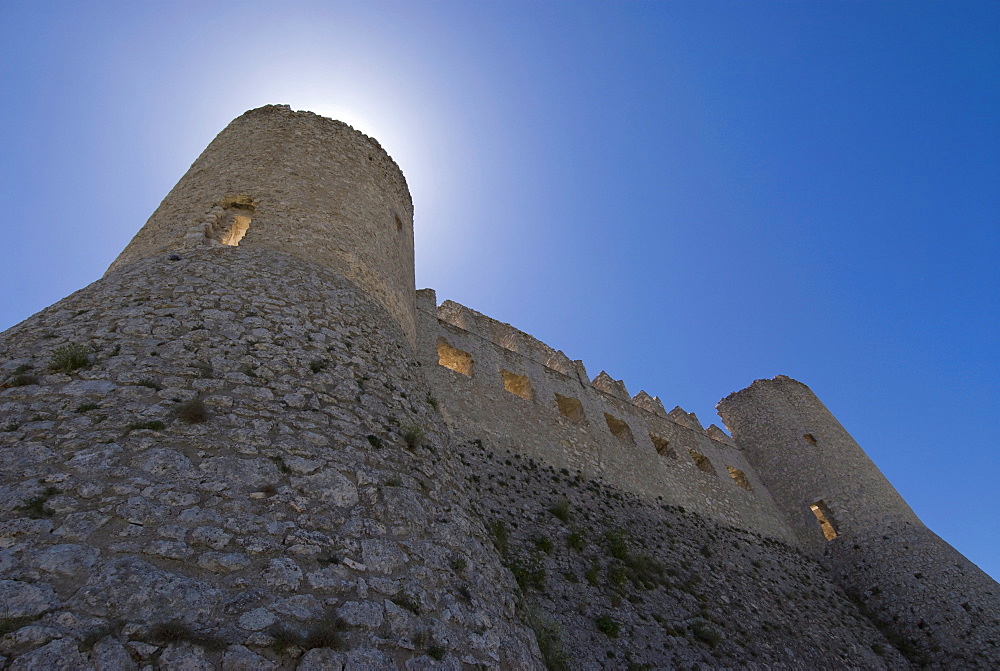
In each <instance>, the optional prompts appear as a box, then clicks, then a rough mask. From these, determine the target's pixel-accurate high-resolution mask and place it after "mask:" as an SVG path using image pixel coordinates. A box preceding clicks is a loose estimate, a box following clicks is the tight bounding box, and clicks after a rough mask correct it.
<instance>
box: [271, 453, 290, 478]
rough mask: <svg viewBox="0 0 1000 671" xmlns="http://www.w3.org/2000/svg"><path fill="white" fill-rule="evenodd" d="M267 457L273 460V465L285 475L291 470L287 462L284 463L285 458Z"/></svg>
mask: <svg viewBox="0 0 1000 671" xmlns="http://www.w3.org/2000/svg"><path fill="white" fill-rule="evenodd" d="M268 458H269V459H270V460H271V461H273V462H274V465H275V466H277V467H278V470H279V471H281V472H282V473H284V474H285V475H288V474H289V473H291V472H292V469H290V468H289V467H288V464H286V463H285V460H284V459H282V458H281V457H268Z"/></svg>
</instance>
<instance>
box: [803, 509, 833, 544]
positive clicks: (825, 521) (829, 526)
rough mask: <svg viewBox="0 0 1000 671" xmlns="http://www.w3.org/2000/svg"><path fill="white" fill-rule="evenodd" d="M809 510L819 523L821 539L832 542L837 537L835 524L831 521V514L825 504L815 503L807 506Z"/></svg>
mask: <svg viewBox="0 0 1000 671" xmlns="http://www.w3.org/2000/svg"><path fill="white" fill-rule="evenodd" d="M809 509H810V510H812V511H813V515H815V516H816V521H817V522H819V528H820V529H821V530H822V531H823V537H824V538H826V540H828V541H832V540H833V539H834V538H836V537H837V522H836V520H834V519H833V513H831V512H830V509H829V508H827V506H826V503H824V502H823V501H817V502H816V503H814V504H812V505H811V506H809Z"/></svg>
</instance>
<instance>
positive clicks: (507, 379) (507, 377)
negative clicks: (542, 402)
mask: <svg viewBox="0 0 1000 671" xmlns="http://www.w3.org/2000/svg"><path fill="white" fill-rule="evenodd" d="M500 375H501V376H503V388H504V389H506V390H507V391H509V392H510V393H512V394H514V396H520V397H521V398H523V399H526V400H528V401H531V400H533V399H534V398H535V390H534V389H532V388H531V380H529V379H528V376H527V375H518V374H517V373H511V372H510V371H509V370H501V371H500Z"/></svg>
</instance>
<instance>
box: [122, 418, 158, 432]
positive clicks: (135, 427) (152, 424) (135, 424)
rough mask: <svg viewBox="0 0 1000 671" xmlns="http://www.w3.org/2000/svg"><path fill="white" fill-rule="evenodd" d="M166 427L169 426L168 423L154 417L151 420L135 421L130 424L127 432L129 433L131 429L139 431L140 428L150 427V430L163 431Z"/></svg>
mask: <svg viewBox="0 0 1000 671" xmlns="http://www.w3.org/2000/svg"><path fill="white" fill-rule="evenodd" d="M165 428H167V425H166V424H164V423H163V422H161V421H160V420H158V419H154V420H153V421H151V422H133V423H131V424H129V425H128V429H127V430H126V433H128V432H129V431H138V430H140V429H148V430H150V431H163V429H165Z"/></svg>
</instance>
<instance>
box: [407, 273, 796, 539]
mask: <svg viewBox="0 0 1000 671" xmlns="http://www.w3.org/2000/svg"><path fill="white" fill-rule="evenodd" d="M417 312H418V333H419V338H418V343H419V345H418V357H419V358H420V361H421V364H422V367H423V368H424V370H425V373H426V377H427V379H428V382H429V384H430V386H431V389H432V392H431V393H432V394H433V396H434V398H435V402H436V403H437V404H438V405H439V407H440V409H441V412H442V414H443V415H444V416H445V419H446V421H448V422H449V424H450V426H451V429H452V431H453V432H456V433H459V434H461V435H465V436H467V437H468V438H469V439H477V438H479V439H488V440H490V441H491V442H492V443H494V444H496V445H497V446H499V447H504V448H509V449H512V450H514V451H517V452H519V453H521V454H524V455H527V456H532V457H536V458H539V459H542V460H544V461H546V462H547V463H550V464H553V465H555V466H557V467H563V468H566V469H567V470H570V471H578V472H579V473H581V474H582V475H584V476H585V477H589V478H599V479H602V480H604V481H605V482H608V483H609V484H611V485H613V486H615V487H619V488H621V489H624V490H626V491H630V492H634V493H636V494H638V495H640V496H642V497H644V498H648V499H655V500H662V501H665V502H667V503H671V504H675V505H682V506H685V507H686V508H691V509H693V510H696V511H698V512H700V513H702V514H704V515H707V516H709V517H714V518H716V519H719V520H721V521H724V522H726V523H728V524H732V525H734V526H741V527H743V528H746V529H752V530H754V531H757V532H761V533H765V534H767V535H771V536H775V537H778V538H782V539H790V538H791V536H790V532H789V531H788V529H787V526H786V525H785V523H784V521H783V520H782V517H781V514H780V513H779V512H778V510H777V509H776V508H775V507H774V505H773V502H772V501H771V500H770V496H769V495H768V493H767V490H766V488H764V487H763V486H762V485H761V483H760V480H759V478H758V477H757V475H756V474H755V473H754V472H753V468H752V467H751V466H750V464H749V463H747V461H746V459H745V458H744V457H743V455H742V454H741V453H740V450H739V449H738V448H737V447H736V445H735V443H734V442H733V441H732V439H731V438H730V437H729V436H727V435H726V434H725V432H724V431H722V429H720V428H719V427H717V426H715V425H712V426H710V427H709V428H707V429H705V428H703V427H702V425H701V423H700V422H699V421H698V418H697V417H696V416H695V415H694V414H693V413H688V412H685V411H684V410H683V409H682V408H680V407H679V406H678V407H675V408H674V409H673V410H671V411H670V412H667V411H666V410H665V409H664V406H663V403H662V402H661V401H660V399H659V398H658V397H656V396H652V395H650V394H649V393H647V392H645V391H640V392H638V393H636V394H635V395H632V394H630V392H629V391H628V389H627V387H626V386H625V384H624V382H622V381H621V380H616V379H614V378H613V377H612V376H610V375H609V374H608V373H607V372H605V371H601V372H600V373H599V374H597V375H596V376H595V377H593V379H591V378H590V377H589V376H588V374H587V371H586V368H585V366H584V364H583V362H582V361H578V360H577V361H574V360H571V359H570V358H569V357H568V356H567V355H566V354H565V353H564V352H562V351H561V350H557V349H555V348H553V347H551V346H549V345H547V344H545V343H543V342H541V341H540V340H538V339H536V338H534V337H532V336H531V335H529V334H527V333H525V332H523V331H521V330H519V329H517V328H515V327H513V326H511V325H510V324H506V323H503V322H500V321H498V320H496V319H493V318H491V317H488V316H486V315H484V314H482V313H480V312H477V311H475V310H473V309H471V308H468V307H465V306H463V305H460V304H458V303H455V302H453V301H444V302H443V303H442V304H441V305H440V306H438V305H437V299H436V295H435V292H434V291H433V290H431V289H423V290H421V291H419V292H417Z"/></svg>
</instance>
